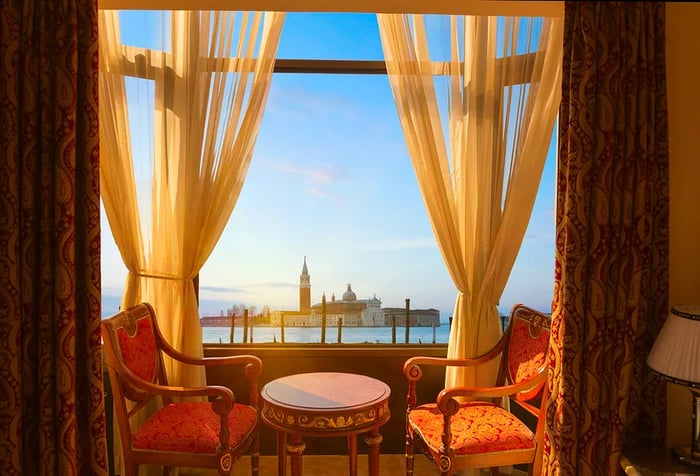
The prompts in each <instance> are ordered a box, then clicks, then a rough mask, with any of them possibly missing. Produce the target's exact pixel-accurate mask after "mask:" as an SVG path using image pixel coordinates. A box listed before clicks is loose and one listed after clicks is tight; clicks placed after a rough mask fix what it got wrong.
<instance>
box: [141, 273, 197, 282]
mask: <svg viewBox="0 0 700 476" xmlns="http://www.w3.org/2000/svg"><path fill="white" fill-rule="evenodd" d="M129 273H130V274H132V275H134V276H136V277H137V278H152V279H165V280H167V281H192V278H179V277H177V276H167V275H165V274H150V273H132V272H129Z"/></svg>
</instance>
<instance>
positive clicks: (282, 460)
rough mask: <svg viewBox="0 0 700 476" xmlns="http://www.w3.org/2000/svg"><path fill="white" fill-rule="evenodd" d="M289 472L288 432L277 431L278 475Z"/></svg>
mask: <svg viewBox="0 0 700 476" xmlns="http://www.w3.org/2000/svg"><path fill="white" fill-rule="evenodd" d="M286 474H287V434H286V433H285V432H283V431H277V476H285V475H286Z"/></svg>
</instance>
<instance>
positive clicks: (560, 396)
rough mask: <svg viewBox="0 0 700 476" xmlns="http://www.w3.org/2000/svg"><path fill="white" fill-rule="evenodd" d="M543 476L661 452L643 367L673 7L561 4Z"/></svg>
mask: <svg viewBox="0 0 700 476" xmlns="http://www.w3.org/2000/svg"><path fill="white" fill-rule="evenodd" d="M563 47H564V56H563V58H564V60H563V71H564V74H563V82H562V102H561V107H560V112H559V141H560V142H559V144H560V148H559V159H558V169H559V170H558V175H557V210H556V229H557V236H556V249H555V286H554V289H555V294H554V302H553V306H552V339H551V351H550V354H549V368H550V372H551V373H550V379H548V390H549V392H548V394H549V398H548V402H547V410H546V418H545V422H546V431H545V438H544V460H543V473H542V474H543V475H552V476H554V475H557V476H558V475H586V476H587V475H601V476H602V475H610V474H618V473H619V471H620V469H619V467H618V461H619V457H620V455H621V452H622V447H623V446H625V445H633V444H638V443H640V442H641V443H643V444H646V445H648V446H651V445H653V444H657V445H658V444H661V443H663V441H664V438H663V433H664V430H665V422H664V418H665V416H664V411H665V401H664V397H663V390H662V388H663V386H661V385H659V382H658V380H657V381H655V380H654V379H653V378H651V377H650V375H649V371H648V369H647V368H646V366H645V365H644V359H645V358H646V355H647V354H648V352H649V349H650V347H651V344H652V343H653V340H654V336H655V333H657V332H658V329H659V326H660V324H661V322H662V321H663V319H664V318H665V316H666V313H667V310H668V271H669V268H668V266H669V261H668V236H669V229H668V165H669V164H668V125H667V120H668V119H667V105H666V77H665V71H666V66H665V56H664V55H665V53H664V51H665V5H664V4H663V3H662V2H566V7H565V14H564V44H563Z"/></svg>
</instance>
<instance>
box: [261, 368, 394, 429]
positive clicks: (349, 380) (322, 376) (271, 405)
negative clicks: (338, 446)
mask: <svg viewBox="0 0 700 476" xmlns="http://www.w3.org/2000/svg"><path fill="white" fill-rule="evenodd" d="M390 394H391V389H390V388H389V386H388V385H387V384H385V383H384V382H382V381H380V380H377V379H374V378H372V377H367V376H365V375H358V374H351V373H340V372H312V373H305V374H295V375H289V376H286V377H281V378H278V379H276V380H273V381H271V382H269V383H267V384H266V385H265V386H264V387H263V389H262V391H261V392H260V396H261V398H262V402H263V408H262V417H263V420H264V421H265V422H266V423H268V424H269V425H271V426H273V427H275V428H277V429H282V430H285V431H292V432H306V433H310V432H320V433H326V432H352V431H360V430H361V429H364V428H367V427H375V426H379V425H382V424H384V423H386V422H387V421H388V420H389V396H390Z"/></svg>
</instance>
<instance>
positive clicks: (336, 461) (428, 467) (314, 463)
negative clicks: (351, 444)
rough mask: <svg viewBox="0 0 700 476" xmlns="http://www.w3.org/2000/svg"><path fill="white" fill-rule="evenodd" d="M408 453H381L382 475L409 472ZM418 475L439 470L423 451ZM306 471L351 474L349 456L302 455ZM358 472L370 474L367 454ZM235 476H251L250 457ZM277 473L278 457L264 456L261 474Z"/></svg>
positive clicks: (238, 464)
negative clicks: (407, 469)
mask: <svg viewBox="0 0 700 476" xmlns="http://www.w3.org/2000/svg"><path fill="white" fill-rule="evenodd" d="M404 461H405V458H404V455H402V454H401V455H385V454H383V455H381V456H380V457H379V474H380V475H382V476H385V475H386V476H400V475H403V474H406V470H405V465H404ZM415 461H416V463H415V468H414V469H415V470H414V473H413V474H414V476H435V475H437V474H439V473H438V471H437V470H436V469H435V467H434V466H433V465H432V464H431V463H430V461H428V459H427V458H426V457H425V456H423V455H420V458H416V459H415ZM302 473H303V475H304V476H307V475H308V476H343V475H346V474H348V458H347V457H346V456H317V455H306V456H304V457H303V458H302ZM291 474H292V473H291V469H290V468H289V462H287V475H288V476H289V475H291ZM357 474H358V475H366V474H368V470H367V455H362V454H361V455H358V457H357ZM232 475H233V476H250V458H247V457H246V458H243V459H241V460H239V461H237V462H236V464H235V466H234V467H233V472H232ZM276 475H277V457H276V456H261V457H260V476H276Z"/></svg>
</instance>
